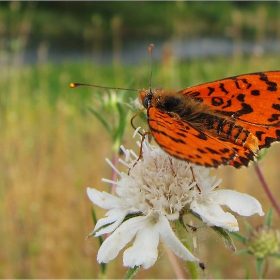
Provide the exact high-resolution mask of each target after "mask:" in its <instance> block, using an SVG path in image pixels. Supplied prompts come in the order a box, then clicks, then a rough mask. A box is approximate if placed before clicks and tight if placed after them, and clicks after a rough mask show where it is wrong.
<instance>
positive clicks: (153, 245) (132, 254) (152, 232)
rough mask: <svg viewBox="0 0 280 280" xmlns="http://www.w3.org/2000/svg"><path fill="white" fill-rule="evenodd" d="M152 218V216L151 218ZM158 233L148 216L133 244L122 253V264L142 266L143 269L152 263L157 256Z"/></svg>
mask: <svg viewBox="0 0 280 280" xmlns="http://www.w3.org/2000/svg"><path fill="white" fill-rule="evenodd" d="M152 220H154V218H152ZM158 243H159V233H158V229H157V226H155V224H153V221H151V219H150V218H147V219H146V223H145V225H143V228H141V229H140V230H139V231H138V233H137V235H136V239H135V241H134V243H133V246H132V247H130V248H128V249H126V250H125V252H124V254H123V264H124V266H130V267H134V266H140V265H141V266H142V267H143V268H144V269H147V268H150V267H151V266H153V265H154V263H155V262H156V260H157V257H158V250H157V247H158Z"/></svg>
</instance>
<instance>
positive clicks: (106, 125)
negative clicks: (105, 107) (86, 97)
mask: <svg viewBox="0 0 280 280" xmlns="http://www.w3.org/2000/svg"><path fill="white" fill-rule="evenodd" d="M88 109H89V110H90V111H91V112H92V113H93V114H94V115H95V116H96V118H97V119H98V120H99V121H100V122H101V123H102V124H103V125H104V127H105V128H106V130H107V131H108V132H109V134H110V135H111V128H110V126H109V124H108V123H107V122H106V121H105V119H103V118H102V116H101V115H100V113H98V112H97V111H95V110H94V109H92V108H90V107H89V108H88Z"/></svg>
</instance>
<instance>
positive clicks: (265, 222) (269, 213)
mask: <svg viewBox="0 0 280 280" xmlns="http://www.w3.org/2000/svg"><path fill="white" fill-rule="evenodd" d="M272 212H273V208H272V207H270V208H269V211H268V213H267V215H266V219H265V221H264V224H265V225H266V226H268V227H270V226H271V221H272Z"/></svg>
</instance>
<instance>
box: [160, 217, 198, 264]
mask: <svg viewBox="0 0 280 280" xmlns="http://www.w3.org/2000/svg"><path fill="white" fill-rule="evenodd" d="M157 227H158V231H159V233H160V236H161V238H162V240H163V242H164V243H165V244H166V246H167V247H169V248H170V249H171V250H172V251H173V252H174V253H175V254H176V255H177V256H178V257H180V258H182V259H184V260H185V261H191V262H194V261H199V259H197V258H196V257H194V256H193V255H192V253H191V252H190V251H189V250H188V249H187V248H186V247H185V246H184V245H183V244H182V243H181V242H180V240H179V239H178V238H177V236H176V235H175V233H174V232H173V230H172V229H171V227H170V224H169V222H168V220H167V218H166V217H165V216H160V220H159V222H158V223H157Z"/></svg>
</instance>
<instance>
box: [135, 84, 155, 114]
mask: <svg viewBox="0 0 280 280" xmlns="http://www.w3.org/2000/svg"><path fill="white" fill-rule="evenodd" d="M139 96H140V99H141V101H142V105H143V106H144V107H145V108H146V109H148V108H149V107H150V106H151V100H152V98H153V96H154V93H153V92H152V90H151V89H150V88H149V89H143V90H141V91H140V93H139Z"/></svg>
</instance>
